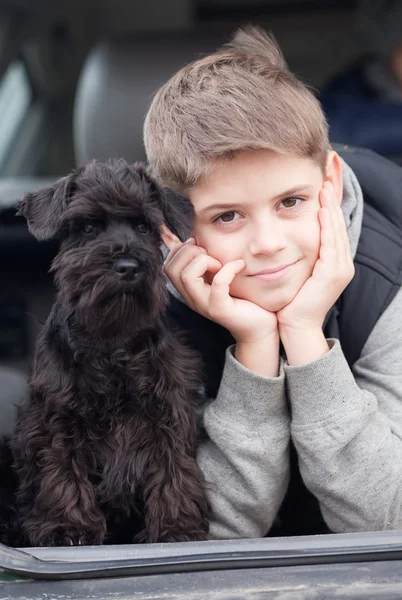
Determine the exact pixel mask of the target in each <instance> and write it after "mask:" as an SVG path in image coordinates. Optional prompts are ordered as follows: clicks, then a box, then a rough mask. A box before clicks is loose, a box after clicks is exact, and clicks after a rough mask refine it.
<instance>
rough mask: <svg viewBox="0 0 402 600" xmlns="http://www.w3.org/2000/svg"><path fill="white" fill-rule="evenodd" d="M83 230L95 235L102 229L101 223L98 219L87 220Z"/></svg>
mask: <svg viewBox="0 0 402 600" xmlns="http://www.w3.org/2000/svg"><path fill="white" fill-rule="evenodd" d="M82 230H83V232H84V233H86V234H87V235H94V234H95V233H99V231H100V230H101V223H100V222H98V221H91V222H86V223H84V226H83V228H82Z"/></svg>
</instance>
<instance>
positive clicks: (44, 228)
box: [17, 173, 77, 241]
mask: <svg viewBox="0 0 402 600" xmlns="http://www.w3.org/2000/svg"><path fill="white" fill-rule="evenodd" d="M76 176H77V173H72V174H70V175H68V176H67V177H63V178H62V179H59V181H57V182H56V183H55V184H54V185H52V186H50V187H48V188H44V189H43V190H40V191H39V192H33V193H30V194H27V195H26V196H24V197H23V198H22V200H20V202H19V203H18V206H17V215H19V216H23V217H25V218H26V220H27V222H28V229H29V231H30V232H31V233H32V235H34V236H35V237H36V239H37V240H40V241H42V240H50V239H51V238H53V237H55V236H56V235H57V233H58V232H59V229H60V218H61V215H62V214H63V212H64V210H65V209H66V207H67V204H68V200H69V198H70V197H71V195H72V191H73V185H74V182H75V178H76Z"/></svg>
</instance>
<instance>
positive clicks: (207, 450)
mask: <svg viewBox="0 0 402 600" xmlns="http://www.w3.org/2000/svg"><path fill="white" fill-rule="evenodd" d="M204 426H205V429H206V431H207V433H208V436H209V439H208V440H207V441H206V442H205V443H204V444H203V445H201V446H200V448H199V451H198V463H199V465H200V467H201V469H202V470H203V472H204V475H205V478H206V480H207V486H208V490H209V498H210V501H211V504H212V509H213V519H212V522H211V526H210V535H211V538H212V539H228V538H253V537H263V536H265V535H266V534H267V532H268V531H269V529H270V527H271V525H272V522H273V520H274V518H275V516H276V514H277V512H278V510H279V507H280V504H281V502H282V500H283V497H284V495H285V492H286V489H287V485H288V480H289V440H290V429H289V416H288V410H287V406H286V400H285V384H284V372H283V368H281V372H280V375H279V377H273V378H270V377H263V376H261V375H257V374H255V373H253V372H251V371H249V370H248V369H246V368H245V367H243V366H242V365H241V364H240V363H239V362H238V361H236V359H235V358H234V356H233V347H232V348H229V349H228V350H227V352H226V362H225V367H224V372H223V377H222V381H221V385H220V388H219V392H218V395H217V397H216V399H215V400H213V401H212V402H211V403H210V404H209V405H208V407H207V408H206V410H205V413H204Z"/></svg>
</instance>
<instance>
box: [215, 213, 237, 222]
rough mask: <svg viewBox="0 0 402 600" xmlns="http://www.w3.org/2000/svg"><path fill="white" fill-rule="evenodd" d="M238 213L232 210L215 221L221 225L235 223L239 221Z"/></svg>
mask: <svg viewBox="0 0 402 600" xmlns="http://www.w3.org/2000/svg"><path fill="white" fill-rule="evenodd" d="M238 214H239V213H237V212H236V211H235V210H231V211H229V212H226V213H223V215H220V216H219V217H218V218H217V219H216V220H215V221H216V222H220V223H232V222H233V221H237V216H238Z"/></svg>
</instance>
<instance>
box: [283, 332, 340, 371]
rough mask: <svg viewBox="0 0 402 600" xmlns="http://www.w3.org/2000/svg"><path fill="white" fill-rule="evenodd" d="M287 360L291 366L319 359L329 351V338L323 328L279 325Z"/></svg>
mask: <svg viewBox="0 0 402 600" xmlns="http://www.w3.org/2000/svg"><path fill="white" fill-rule="evenodd" d="M279 335H280V339H281V341H282V344H283V347H284V350H285V353H286V358H287V362H288V364H289V365H290V366H294V367H297V366H300V365H305V364H308V363H311V362H313V361H314V360H318V359H320V358H322V357H323V356H325V354H327V352H328V351H329V346H328V343H327V340H326V339H325V336H324V333H323V331H322V329H321V328H314V329H297V328H293V329H292V328H290V327H286V328H284V327H282V328H281V327H279Z"/></svg>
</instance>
